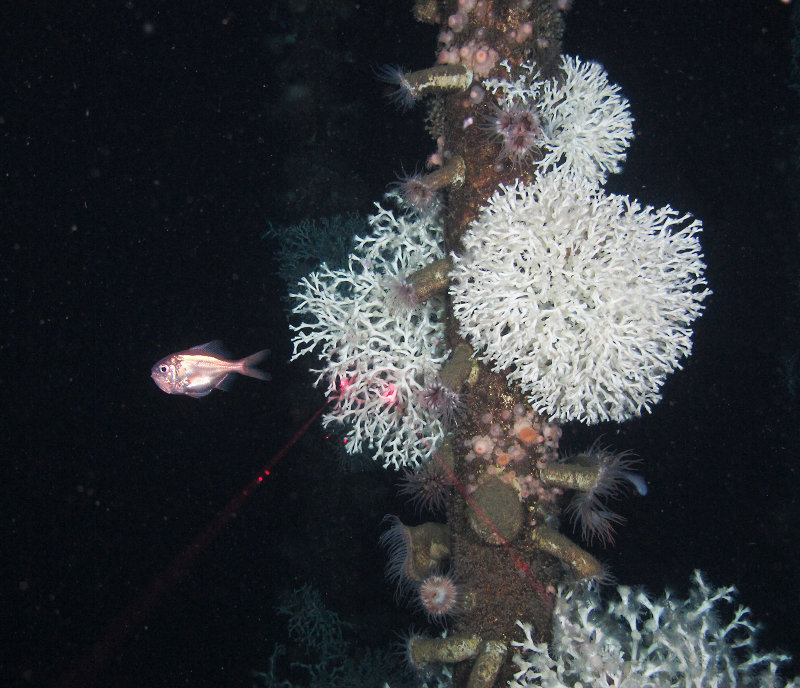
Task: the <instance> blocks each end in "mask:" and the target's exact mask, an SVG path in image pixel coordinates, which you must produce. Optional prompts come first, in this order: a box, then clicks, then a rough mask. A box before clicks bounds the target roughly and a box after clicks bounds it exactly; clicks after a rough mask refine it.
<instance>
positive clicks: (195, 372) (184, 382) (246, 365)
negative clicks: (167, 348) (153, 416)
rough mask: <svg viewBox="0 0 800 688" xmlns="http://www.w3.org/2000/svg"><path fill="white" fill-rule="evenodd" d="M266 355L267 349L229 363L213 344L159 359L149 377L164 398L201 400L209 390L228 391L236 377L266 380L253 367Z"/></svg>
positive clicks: (267, 377) (219, 345) (225, 356)
mask: <svg viewBox="0 0 800 688" xmlns="http://www.w3.org/2000/svg"><path fill="white" fill-rule="evenodd" d="M268 354H269V349H264V350H263V351H259V352H258V353H255V354H253V355H252V356H248V357H247V358H243V359H241V360H239V361H230V360H228V358H227V356H228V355H227V354H226V353H225V350H224V349H223V347H222V344H221V342H218V341H213V342H208V343H207V344H201V345H200V346H195V347H192V348H191V349H187V350H186V351H179V352H178V353H176V354H172V355H170V356H167V357H166V358H162V359H161V360H160V361H159V362H158V363H156V364H155V365H154V366H153V367H152V369H151V370H150V377H152V378H153V380H155V383H156V384H157V385H158V386H159V387H160V388H161V389H162V390H163V391H164V392H166V393H167V394H186V395H188V396H190V397H204V396H206V394H210V393H211V390H212V389H223V390H227V389H229V388H230V386H231V384H232V383H233V381H234V379H235V378H236V375H237V374H238V375H247V376H249V377H255V378H258V379H259V380H269V379H270V374H269V373H265V372H264V371H263V370H259V369H258V368H254V367H253V366H255V365H257V364H259V363H261V361H263V360H264V359H265V358H266V357H267V355H268Z"/></svg>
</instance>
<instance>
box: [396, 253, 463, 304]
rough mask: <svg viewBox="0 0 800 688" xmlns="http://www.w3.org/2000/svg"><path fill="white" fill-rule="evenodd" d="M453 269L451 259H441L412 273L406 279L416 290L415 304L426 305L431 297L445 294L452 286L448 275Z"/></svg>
mask: <svg viewBox="0 0 800 688" xmlns="http://www.w3.org/2000/svg"><path fill="white" fill-rule="evenodd" d="M452 267H453V261H452V260H451V259H450V258H449V257H447V258H440V259H439V260H435V261H434V262H433V263H429V264H428V265H426V266H425V267H423V268H420V269H419V270H417V271H416V272H413V273H411V274H410V275H409V276H408V277H407V278H406V279H407V281H408V282H410V283H411V286H412V287H413V288H414V302H415V303H424V302H425V301H427V300H428V299H429V298H431V296H435V295H436V294H443V293H445V292H446V291H447V288H448V287H449V286H450V280H449V279H448V277H447V274H448V273H449V272H450V270H451V268H452Z"/></svg>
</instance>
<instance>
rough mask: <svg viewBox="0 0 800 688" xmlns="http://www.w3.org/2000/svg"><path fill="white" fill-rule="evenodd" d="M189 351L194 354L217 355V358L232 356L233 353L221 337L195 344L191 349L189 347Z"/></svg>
mask: <svg viewBox="0 0 800 688" xmlns="http://www.w3.org/2000/svg"><path fill="white" fill-rule="evenodd" d="M189 352H190V353H193V354H206V355H207V356H215V357H216V358H230V357H231V355H230V354H229V353H228V350H227V349H226V348H225V345H224V344H223V343H222V342H221V341H220V340H219V339H214V340H212V341H210V342H206V343H205V344H199V345H198V346H193V347H192V348H191V349H189Z"/></svg>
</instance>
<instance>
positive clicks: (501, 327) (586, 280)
mask: <svg viewBox="0 0 800 688" xmlns="http://www.w3.org/2000/svg"><path fill="white" fill-rule="evenodd" d="M701 227H702V226H701V223H700V221H699V220H692V219H691V218H689V216H687V215H680V214H679V213H677V212H676V211H674V210H673V209H672V208H670V207H669V206H665V207H663V208H660V209H654V208H651V207H647V208H642V207H641V206H640V205H639V203H638V202H636V201H635V200H631V199H629V198H628V197H627V196H616V195H613V194H607V193H605V192H603V190H602V189H600V187H599V185H598V184H597V183H596V182H592V181H590V180H588V179H586V178H585V177H583V176H581V175H580V174H570V173H568V172H564V171H563V170H558V169H557V170H555V171H551V172H548V173H546V174H540V175H539V177H538V179H537V181H536V182H535V183H534V184H531V185H524V184H522V183H521V182H519V181H518V182H516V183H515V184H514V185H511V186H501V187H500V189H499V190H498V191H497V192H496V193H495V194H494V195H493V196H492V198H491V199H490V200H489V203H488V205H487V206H486V207H484V208H483V209H482V210H481V212H480V214H479V216H478V218H477V219H476V220H475V221H474V222H473V223H472V225H471V226H470V228H469V229H468V230H467V232H466V234H465V235H464V238H463V246H464V252H463V254H462V255H461V256H454V257H453V260H454V263H455V267H454V270H453V272H452V273H451V277H452V286H451V288H450V294H451V296H452V300H453V310H454V313H455V316H456V318H457V319H458V321H459V323H460V328H461V332H462V334H464V335H465V336H466V337H468V338H469V340H470V342H471V343H472V345H473V347H474V348H475V349H476V350H477V351H478V352H479V354H480V355H481V356H482V357H483V358H484V359H486V360H487V361H489V362H490V363H491V365H492V367H493V369H494V370H497V371H504V372H505V373H506V374H507V376H508V378H509V379H510V380H511V381H514V382H516V383H518V384H519V386H520V388H521V389H522V390H523V391H524V392H525V393H526V394H527V395H528V397H529V400H530V403H531V404H532V405H533V407H534V408H535V409H536V410H537V411H538V412H540V413H543V414H546V415H548V416H551V417H553V418H555V419H557V420H560V421H568V420H580V421H583V422H585V423H598V422H600V421H606V420H612V421H620V420H624V419H626V418H630V417H632V416H637V415H640V414H641V413H642V411H644V410H649V408H650V406H651V405H653V404H654V403H656V402H657V401H658V400H659V399H660V395H659V389H660V387H661V385H662V384H663V383H664V380H665V379H666V376H667V375H668V374H669V373H671V372H672V371H674V370H675V369H676V368H679V367H680V360H681V359H682V358H683V357H685V356H688V355H689V353H690V352H691V348H692V341H691V334H692V331H691V324H692V322H693V321H694V320H695V318H697V317H698V316H699V315H700V313H701V311H702V301H703V299H704V298H705V297H706V296H707V295H708V294H709V293H710V292H709V290H708V289H707V288H706V281H705V279H704V277H703V271H704V269H705V265H704V263H703V260H702V253H701V250H700V242H699V241H698V237H697V235H698V234H699V233H700V231H701Z"/></svg>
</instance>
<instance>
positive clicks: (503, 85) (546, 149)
mask: <svg viewBox="0 0 800 688" xmlns="http://www.w3.org/2000/svg"><path fill="white" fill-rule="evenodd" d="M503 66H504V67H505V68H506V70H507V71H508V70H509V67H508V64H507V63H504V64H503ZM561 72H562V73H561V76H560V78H553V79H547V80H545V79H542V78H541V76H540V75H539V73H538V70H537V68H536V65H535V64H533V63H523V64H522V65H521V68H520V72H519V76H518V77H517V78H516V79H515V80H514V81H510V80H504V79H487V80H486V81H484V86H485V87H486V89H487V90H489V91H490V92H491V93H493V94H494V95H495V96H496V97H497V100H498V104H499V105H500V107H501V108H504V109H507V108H513V107H515V106H523V107H526V108H535V109H536V111H537V112H538V113H539V116H540V118H541V122H542V141H541V144H540V148H541V151H542V153H543V158H542V159H541V161H540V162H539V163H538V167H539V169H540V170H542V171H546V170H551V169H553V168H554V167H557V166H561V167H565V168H568V169H570V170H572V171H574V172H577V173H578V174H580V175H582V176H584V177H588V178H589V179H593V180H597V181H599V182H604V181H605V179H606V177H607V176H608V174H609V173H611V172H619V170H620V167H621V164H622V162H623V161H624V160H625V155H626V151H627V149H628V146H629V145H630V142H631V140H632V139H633V117H632V116H631V114H630V109H629V103H628V100H627V98H625V97H624V96H622V95H621V94H620V88H619V86H617V85H616V84H611V83H609V81H608V74H607V72H606V71H605V69H603V66H602V65H600V64H598V63H596V62H582V61H581V59H580V58H579V57H571V56H569V55H564V56H562V58H561Z"/></svg>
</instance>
